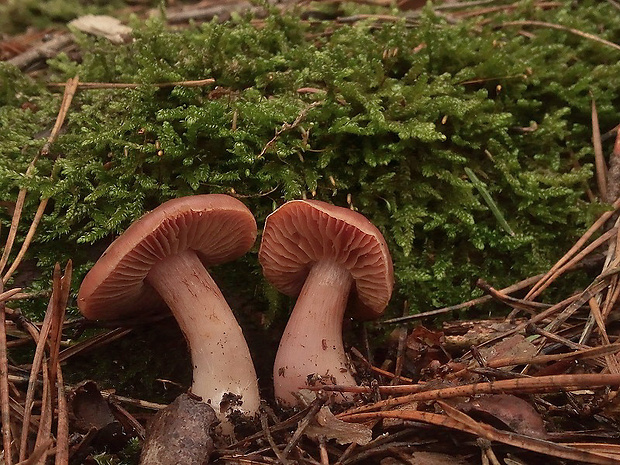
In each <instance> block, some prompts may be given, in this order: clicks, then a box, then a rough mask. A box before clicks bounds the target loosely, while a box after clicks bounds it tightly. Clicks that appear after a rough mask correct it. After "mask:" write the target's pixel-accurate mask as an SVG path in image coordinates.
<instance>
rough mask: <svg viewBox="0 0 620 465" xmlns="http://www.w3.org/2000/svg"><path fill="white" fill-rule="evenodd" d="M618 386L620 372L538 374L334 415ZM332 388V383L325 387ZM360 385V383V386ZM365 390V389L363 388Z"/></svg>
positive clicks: (396, 390)
mask: <svg viewBox="0 0 620 465" xmlns="http://www.w3.org/2000/svg"><path fill="white" fill-rule="evenodd" d="M618 385H620V374H609V373H607V374H581V375H552V376H538V377H534V378H515V379H503V380H499V381H489V382H486V383H475V384H465V385H463V386H456V387H448V388H442V389H433V390H429V391H421V392H414V393H413V394H409V395H405V396H401V397H393V398H390V399H385V400H381V401H379V402H375V403H374V404H371V405H363V406H361V407H355V408H352V409H350V410H347V411H345V412H343V413H340V414H338V415H336V416H337V417H338V418H342V419H344V418H346V417H348V416H350V415H353V414H356V413H361V412H368V411H372V410H377V409H380V408H383V407H393V406H395V405H402V404H406V403H410V402H415V401H431V400H438V399H450V398H454V397H461V396H463V397H469V396H474V395H477V394H504V393H513V392H518V393H523V394H525V393H530V394H535V393H546V392H556V391H559V390H564V391H572V390H578V389H584V388H591V389H594V388H597V387H603V386H618ZM325 387H326V388H327V387H329V388H330V389H325V390H326V391H329V390H332V388H334V386H325ZM360 387H361V386H360ZM407 388H410V389H412V390H416V389H420V386H419V385H413V386H379V391H380V392H382V393H386V394H391V393H403V392H407V391H406V389H407ZM367 389H368V388H367Z"/></svg>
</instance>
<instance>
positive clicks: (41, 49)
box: [8, 34, 73, 71]
mask: <svg viewBox="0 0 620 465" xmlns="http://www.w3.org/2000/svg"><path fill="white" fill-rule="evenodd" d="M72 42H73V36H72V35H71V34H62V35H60V36H57V37H54V38H53V39H52V40H49V41H47V42H43V43H42V44H40V45H38V46H37V47H33V48H31V49H29V50H27V51H26V52H24V53H22V54H20V55H17V56H16V57H13V58H11V59H10V60H8V63H9V64H11V65H14V66H17V67H18V68H19V69H21V70H22V71H23V70H24V69H26V68H28V67H29V66H31V65H32V64H34V63H35V62H37V61H39V60H45V59H48V58H52V57H53V56H55V55H56V54H57V53H58V52H59V51H60V50H62V49H63V48H65V47H66V46H67V45H69V44H71V43H72Z"/></svg>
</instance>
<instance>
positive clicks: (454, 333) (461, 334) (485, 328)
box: [443, 318, 525, 353]
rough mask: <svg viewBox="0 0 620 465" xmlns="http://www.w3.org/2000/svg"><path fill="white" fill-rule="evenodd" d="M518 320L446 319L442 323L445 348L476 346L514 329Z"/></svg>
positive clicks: (456, 349)
mask: <svg viewBox="0 0 620 465" xmlns="http://www.w3.org/2000/svg"><path fill="white" fill-rule="evenodd" d="M523 321H525V320H523V319H520V320H515V321H511V320H506V319H505V318H495V319H489V320H474V321H460V320H459V321H446V322H444V323H443V331H444V334H445V348H446V350H447V351H448V352H450V353H452V352H459V351H464V350H469V348H470V347H471V346H478V345H480V344H483V343H485V342H486V341H488V340H490V339H493V338H494V337H495V336H497V335H498V334H504V333H505V332H507V331H509V330H511V329H514V328H515V327H516V326H517V325H518V324H519V323H522V322H523Z"/></svg>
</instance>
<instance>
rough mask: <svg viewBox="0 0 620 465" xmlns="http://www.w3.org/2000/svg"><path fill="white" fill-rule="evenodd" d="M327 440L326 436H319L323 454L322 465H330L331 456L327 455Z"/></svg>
mask: <svg viewBox="0 0 620 465" xmlns="http://www.w3.org/2000/svg"><path fill="white" fill-rule="evenodd" d="M325 442H326V439H325V436H324V435H321V436H319V451H320V454H321V465H329V455H328V454H327V446H326V445H325Z"/></svg>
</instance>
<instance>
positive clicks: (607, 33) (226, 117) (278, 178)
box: [0, 1, 620, 311]
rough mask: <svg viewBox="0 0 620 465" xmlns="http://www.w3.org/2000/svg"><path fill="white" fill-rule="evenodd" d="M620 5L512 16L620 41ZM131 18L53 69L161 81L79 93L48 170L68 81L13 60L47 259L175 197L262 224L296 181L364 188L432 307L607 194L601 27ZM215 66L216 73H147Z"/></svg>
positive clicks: (9, 134) (3, 77) (618, 68)
mask: <svg viewBox="0 0 620 465" xmlns="http://www.w3.org/2000/svg"><path fill="white" fill-rule="evenodd" d="M614 14H615V11H614V10H613V7H612V6H611V5H609V4H608V3H606V2H594V1H584V2H579V4H575V3H567V4H566V5H565V6H563V7H560V8H555V9H550V10H540V9H536V8H533V7H532V6H531V3H530V2H527V1H526V2H522V3H520V4H519V9H517V10H516V11H513V12H510V11H509V13H507V14H506V15H505V16H496V17H495V19H494V21H495V22H496V23H497V24H499V23H501V22H502V21H504V20H511V19H515V18H516V19H523V18H527V19H535V20H543V21H548V22H554V23H559V24H563V25H566V26H569V27H574V28H577V29H580V30H583V31H584V32H589V33H592V34H596V35H598V36H600V37H603V38H606V39H608V40H614V39H617V38H618V37H619V36H620V24H618V22H617V21H614V20H613V18H614ZM509 15H510V16H509ZM134 26H135V27H136V28H135V34H134V36H135V40H134V41H133V42H132V43H130V44H126V45H121V46H112V45H110V44H109V43H107V42H105V41H102V40H96V39H89V38H86V37H81V38H80V43H79V46H80V48H81V50H82V56H83V61H82V62H81V63H75V62H72V61H71V60H70V59H69V58H68V57H67V56H60V57H58V58H56V59H54V60H51V62H50V65H51V67H52V69H51V71H50V74H51V78H52V79H53V80H57V81H59V80H65V79H67V78H68V77H71V76H73V75H74V74H79V76H80V79H81V80H83V81H102V82H108V81H109V82H138V83H142V84H144V86H141V87H140V88H138V89H134V90H95V91H80V92H78V94H77V95H76V97H75V100H74V103H73V106H72V107H71V110H70V112H69V115H68V119H67V123H66V126H65V131H64V132H63V134H62V135H61V137H60V138H59V140H58V142H57V143H56V144H55V145H54V146H53V150H52V153H53V155H54V157H55V159H54V160H52V159H50V160H45V159H43V160H40V161H39V162H38V164H37V171H36V173H34V174H33V176H31V177H30V178H26V177H24V176H23V173H25V171H26V167H27V164H28V163H29V162H30V160H31V159H32V156H33V155H34V154H35V153H36V151H37V150H38V149H39V148H40V146H41V145H42V143H43V142H44V137H45V134H44V133H42V132H41V131H44V130H45V129H49V128H50V127H51V126H52V125H53V120H54V117H55V112H56V111H57V108H58V105H59V102H60V99H61V95H60V94H58V93H52V92H50V91H49V90H46V89H45V88H44V87H42V86H40V85H37V84H36V83H33V82H31V81H30V80H29V79H28V78H26V77H23V76H20V75H19V74H17V73H16V72H15V70H12V69H10V68H9V67H8V66H6V65H2V66H0V99H2V100H1V101H0V103H1V104H2V106H1V107H0V130H2V132H3V134H4V137H3V138H2V140H0V200H3V201H11V200H14V199H15V195H16V192H17V190H18V188H19V187H28V188H29V189H30V192H31V193H30V195H29V197H28V200H27V205H26V218H32V215H33V212H34V210H35V209H36V205H37V204H38V200H39V197H40V196H50V197H51V199H52V200H51V202H50V204H49V207H48V210H47V212H46V215H45V217H44V218H43V221H42V224H41V226H40V230H39V233H38V235H37V237H36V240H35V243H34V244H33V245H32V247H31V251H30V254H31V255H30V256H31V257H36V258H37V259H38V263H39V266H40V268H41V269H42V270H47V269H51V264H52V263H53V262H54V261H57V260H61V261H62V260H66V259H67V258H73V259H74V260H75V262H76V265H77V271H76V276H77V277H78V279H79V277H80V276H83V273H84V272H85V270H86V269H87V268H88V266H89V263H91V262H92V260H94V259H95V258H96V255H97V254H98V253H99V251H100V250H101V248H102V246H103V245H105V243H107V242H109V241H110V240H111V239H112V238H113V237H114V236H116V235H117V234H119V233H121V232H122V231H123V230H124V229H125V228H126V227H127V226H128V225H129V224H130V223H131V221H133V220H134V219H136V218H137V217H139V216H140V215H141V214H142V213H143V212H144V211H146V210H148V209H151V208H153V207H155V206H156V205H158V204H159V203H161V202H163V201H165V200H167V199H170V198H172V197H176V196H181V195H189V194H193V193H205V192H225V193H230V192H235V193H236V194H238V195H241V196H243V199H244V201H245V202H246V203H247V204H248V206H249V207H250V208H251V209H252V211H253V212H254V213H255V215H256V217H257V221H258V223H259V225H261V224H262V223H263V221H264V218H265V216H266V215H267V214H268V213H270V212H271V211H272V210H273V208H274V207H276V206H277V205H279V204H281V203H282V202H283V201H285V200H288V199H293V198H299V197H301V196H303V195H306V196H308V197H310V196H312V195H313V194H315V195H316V198H320V199H323V200H327V201H330V202H333V203H335V204H339V205H347V196H348V195H350V196H351V199H352V202H353V205H354V206H355V208H357V209H358V210H359V211H361V212H362V213H364V214H365V215H367V216H368V217H369V218H371V220H372V221H373V222H374V223H375V224H377V226H378V227H379V228H380V229H381V230H382V231H383V232H384V234H385V236H386V238H387V239H388V242H389V245H390V249H391V251H392V254H393V257H394V262H395V270H396V276H397V295H398V298H397V299H396V300H395V303H394V306H395V307H396V306H398V302H399V301H400V300H402V299H405V298H406V299H408V300H409V302H410V304H411V308H412V310H414V311H417V310H426V309H428V308H429V307H431V306H440V305H446V304H453V303H456V302H459V301H461V300H463V299H467V298H469V297H471V296H472V295H474V294H476V292H477V291H476V290H475V289H473V284H472V283H473V282H474V281H475V279H476V278H478V277H484V278H486V279H488V280H489V281H490V282H492V283H493V284H494V285H498V286H499V285H503V284H508V283H510V282H513V281H515V280H518V279H521V278H523V277H525V276H528V275H531V274H533V273H536V272H539V271H541V270H543V269H544V268H545V267H547V266H549V264H550V263H551V262H552V261H553V260H555V259H556V258H557V257H559V256H560V255H561V254H562V253H563V251H564V250H565V249H566V248H567V247H569V245H570V244H571V243H572V242H573V241H574V240H575V238H576V237H577V236H578V235H579V234H580V232H581V231H583V229H584V228H585V227H586V226H587V225H588V224H589V222H590V221H591V220H592V218H593V217H594V215H595V214H597V213H599V212H600V211H601V210H602V209H604V208H605V207H604V206H602V205H596V204H591V203H590V202H589V201H588V199H587V196H586V195H585V186H586V185H588V186H590V187H592V188H593V187H594V182H593V154H592V148H591V142H590V138H591V129H590V100H591V95H593V96H594V97H595V98H596V101H597V106H598V110H599V119H600V124H601V127H602V128H603V130H608V129H610V128H611V127H613V126H614V125H615V124H617V115H618V108H620V59H619V58H620V54H619V53H618V52H617V51H616V50H614V49H611V48H609V47H605V46H603V45H601V44H600V43H597V42H594V41H590V40H587V39H584V38H580V37H577V36H575V35H573V34H570V33H567V32H564V31H558V30H552V29H546V28H537V29H535V30H534V31H533V32H534V35H533V36H532V37H523V36H522V35H519V34H518V33H517V30H516V29H515V28H511V27H503V28H491V27H483V28H482V29H480V28H478V27H474V25H473V24H472V23H470V22H466V21H464V22H461V23H458V24H456V25H451V24H447V23H446V22H444V21H443V20H442V19H441V18H439V17H436V16H434V15H433V14H432V12H430V11H425V13H424V14H423V15H422V17H421V18H420V21H419V24H418V25H416V26H415V27H411V26H409V25H408V24H407V23H406V22H405V21H404V20H403V21H395V22H393V23H388V24H383V25H380V26H377V25H376V24H374V23H372V22H359V23H356V24H353V25H342V26H338V27H334V24H333V23H330V22H321V21H314V22H312V23H309V22H304V21H301V20H299V19H297V17H296V16H295V13H291V14H284V15H277V14H272V15H270V16H268V17H267V18H266V19H265V20H264V22H263V23H262V24H261V25H260V27H257V26H256V25H255V24H254V23H252V22H251V21H250V20H249V19H246V18H237V19H236V20H234V21H233V22H229V23H225V24H219V23H215V22H213V23H207V24H202V25H195V26H191V27H189V28H186V29H183V30H172V29H169V28H167V27H165V25H164V24H162V23H161V22H159V21H157V20H149V21H147V23H146V24H144V25H138V24H135V25H134ZM206 77H213V78H215V79H216V82H217V86H218V87H217V89H214V88H213V87H207V88H186V87H180V86H179V87H175V88H173V89H159V88H157V87H155V86H152V85H150V84H152V83H157V82H166V81H181V80H194V79H202V78H206ZM300 88H315V89H317V90H318V91H316V92H310V93H306V92H299V91H298V89H300ZM25 102H29V103H31V104H34V105H35V106H36V108H37V109H38V111H32V110H30V109H27V108H26V109H24V108H22V104H23V103H25ZM300 115H302V117H301V118H300V121H299V124H298V125H297V126H295V127H293V128H290V129H288V130H285V131H283V132H282V133H281V134H280V135H279V137H277V138H276V139H275V141H274V142H273V143H271V144H270V145H269V146H268V148H267V150H266V151H265V153H264V155H263V156H261V157H259V156H258V155H259V154H260V153H261V152H263V149H264V148H265V147H266V146H267V144H268V142H269V141H270V140H271V139H272V138H273V137H274V134H275V132H276V131H277V130H279V129H280V128H282V125H283V124H284V123H292V122H294V121H295V120H296V119H297V118H298V117H299V116H300ZM534 123H535V125H536V127H537V129H536V130H535V131H523V130H522V128H529V127H533V125H534ZM576 162H578V163H579V166H577V165H576V164H575V163H576ZM54 165H55V166H56V169H57V175H56V176H55V177H54V179H50V177H49V175H50V172H51V170H52V167H53V166H54ZM466 168H467V169H469V170H471V172H472V173H474V174H475V177H476V178H477V179H478V180H479V181H480V182H481V183H483V184H484V187H485V189H486V191H487V193H488V196H489V197H490V199H491V200H492V201H493V203H494V204H495V205H496V206H497V209H498V212H495V214H494V212H493V211H491V208H490V207H489V202H488V199H487V200H485V199H484V198H483V196H482V194H481V191H480V189H477V188H476V186H475V185H474V184H473V182H472V180H471V179H470V177H469V176H467V174H466V171H465V170H466ZM498 213H499V215H500V217H503V218H505V220H506V221H507V223H508V225H509V227H510V229H511V230H512V231H514V232H515V234H514V236H513V235H510V234H509V233H508V232H507V231H506V228H505V227H503V226H502V224H501V223H500V221H498ZM2 222H3V226H5V227H6V225H8V223H9V217H8V216H7V215H6V214H4V215H3V216H2ZM26 227H27V225H26V224H24V226H23V228H22V232H23V233H24V234H22V237H23V236H24V235H25V228H26ZM92 244H95V245H97V247H95V248H93V245H92ZM250 261H253V262H252V263H249V262H250ZM249 262H248V264H247V266H245V265H244V266H242V267H240V268H237V271H236V272H237V273H238V277H237V278H236V279H238V280H239V282H242V283H244V284H246V285H247V293H248V294H249V295H256V296H257V298H258V299H263V301H266V300H267V298H266V297H264V293H263V291H262V290H263V289H264V283H263V282H262V281H261V277H260V273H259V272H258V267H257V264H256V262H255V255H252V256H250V259H249ZM216 274H217V271H216ZM76 282H77V281H76ZM269 300H270V301H271V302H278V301H280V302H281V300H278V299H274V298H273V296H272V298H270V299H269Z"/></svg>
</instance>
